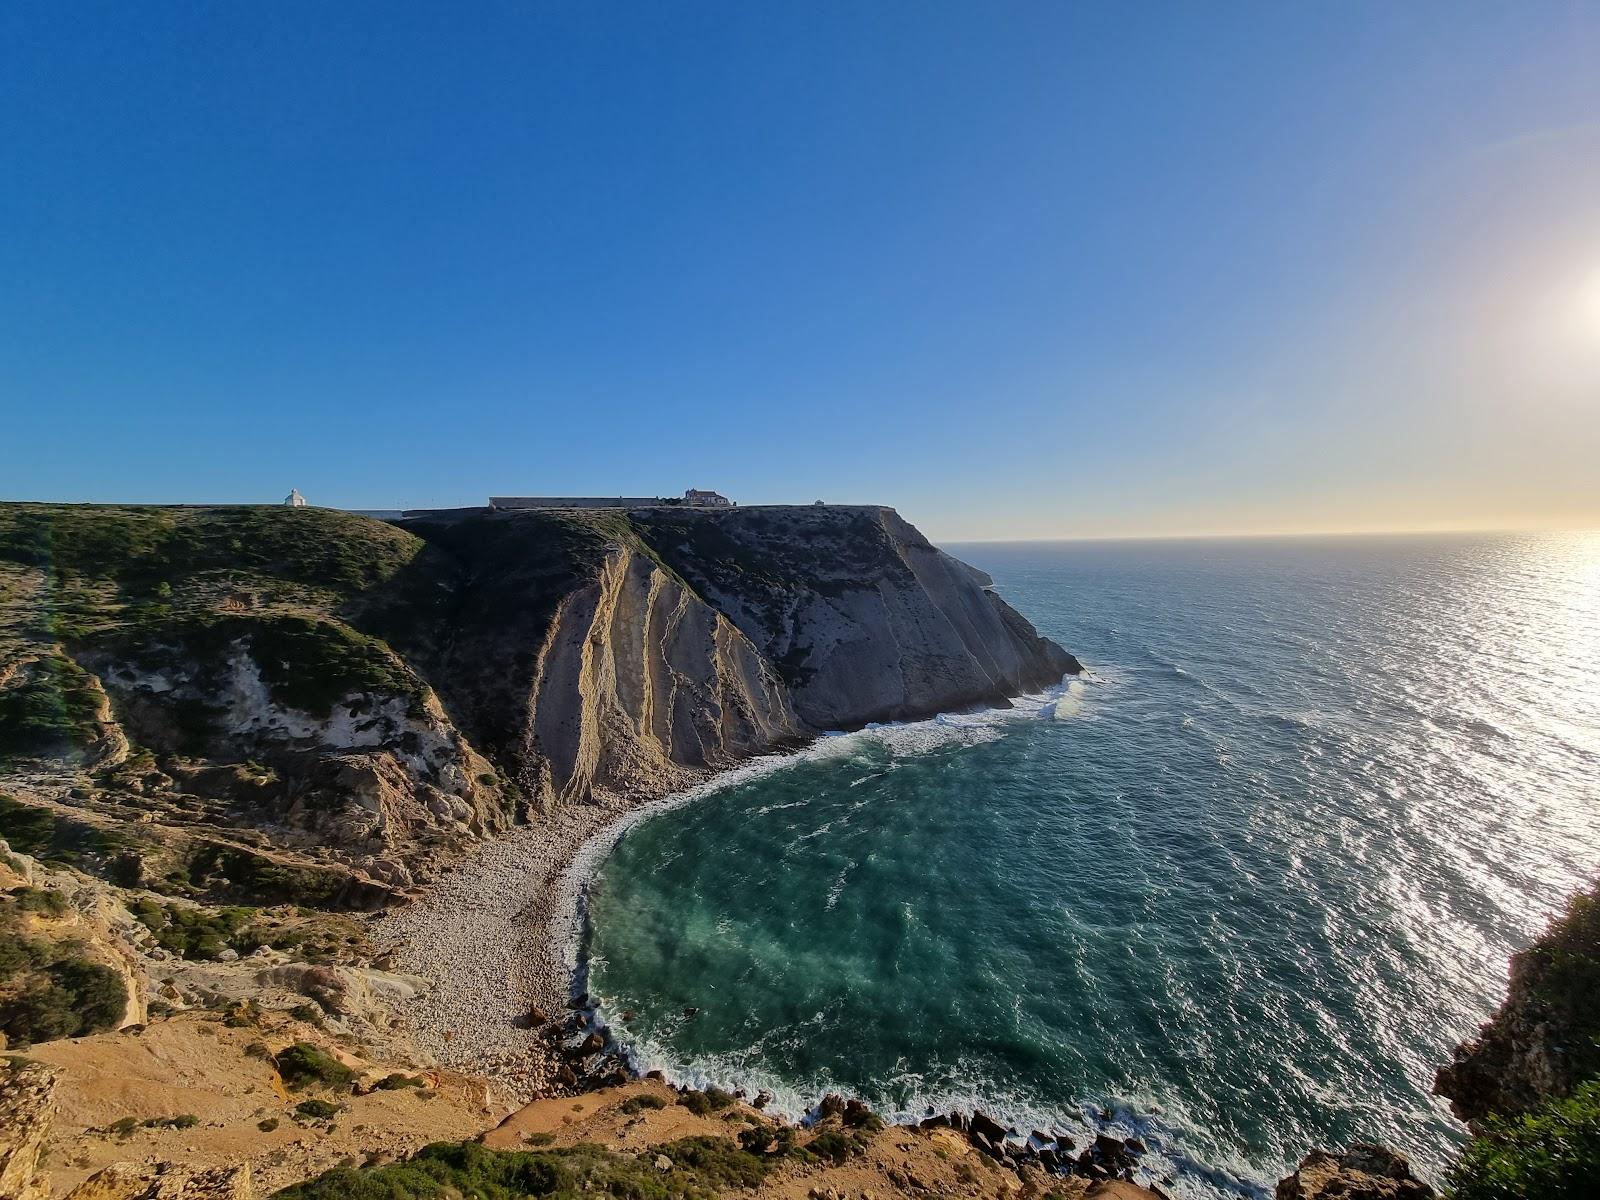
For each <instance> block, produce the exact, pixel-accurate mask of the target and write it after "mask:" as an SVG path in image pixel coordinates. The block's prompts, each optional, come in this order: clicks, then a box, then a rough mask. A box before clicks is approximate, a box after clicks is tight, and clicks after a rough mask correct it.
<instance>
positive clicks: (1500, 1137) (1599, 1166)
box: [1449, 1079, 1600, 1200]
mask: <svg viewBox="0 0 1600 1200" xmlns="http://www.w3.org/2000/svg"><path fill="white" fill-rule="evenodd" d="M1597 1179H1600V1079H1591V1080H1590V1081H1589V1082H1588V1083H1585V1084H1583V1085H1582V1086H1581V1087H1579V1088H1578V1090H1577V1091H1576V1092H1574V1093H1573V1094H1572V1095H1571V1096H1568V1097H1567V1098H1565V1099H1563V1100H1553V1101H1550V1102H1549V1103H1547V1104H1545V1105H1544V1106H1543V1107H1542V1108H1540V1109H1538V1110H1536V1111H1535V1112H1531V1113H1524V1114H1523V1115H1521V1116H1518V1117H1509V1118H1507V1117H1490V1118H1489V1119H1488V1120H1487V1121H1485V1122H1484V1125H1483V1131H1482V1132H1481V1133H1480V1134H1479V1135H1478V1136H1477V1137H1475V1138H1473V1139H1472V1140H1471V1141H1470V1142H1468V1143H1467V1146H1466V1149H1465V1150H1463V1151H1462V1152H1461V1158H1460V1159H1459V1160H1458V1161H1457V1163H1456V1165H1455V1166H1454V1167H1453V1168H1451V1171H1450V1175H1449V1195H1450V1196H1451V1197H1452V1200H1588V1198H1589V1197H1592V1196H1593V1195H1594V1187H1595V1181H1596V1180H1597Z"/></svg>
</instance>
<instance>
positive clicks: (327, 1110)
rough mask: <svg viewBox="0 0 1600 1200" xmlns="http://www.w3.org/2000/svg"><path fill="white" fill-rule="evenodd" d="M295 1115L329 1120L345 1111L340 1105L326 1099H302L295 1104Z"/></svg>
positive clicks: (313, 1119) (307, 1118)
mask: <svg viewBox="0 0 1600 1200" xmlns="http://www.w3.org/2000/svg"><path fill="white" fill-rule="evenodd" d="M294 1111H295V1115H296V1116H299V1117H304V1118H305V1119H306V1120H308V1121H327V1120H330V1119H332V1118H333V1117H336V1116H338V1115H339V1113H340V1112H341V1111H343V1110H342V1109H341V1108H340V1106H339V1105H337V1104H330V1103H329V1102H328V1101H326V1100H315V1099H313V1100H302V1101H300V1103H299V1104H296V1105H295V1106H294Z"/></svg>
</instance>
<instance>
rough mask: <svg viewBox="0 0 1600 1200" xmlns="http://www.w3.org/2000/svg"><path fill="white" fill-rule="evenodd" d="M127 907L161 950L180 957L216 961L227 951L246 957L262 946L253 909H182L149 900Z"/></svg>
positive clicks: (174, 905)
mask: <svg viewBox="0 0 1600 1200" xmlns="http://www.w3.org/2000/svg"><path fill="white" fill-rule="evenodd" d="M128 907H129V910H130V911H131V912H132V913H133V915H134V916H135V917H137V918H138V919H139V921H140V923H141V924H143V925H144V927H145V928H146V929H148V930H150V932H151V933H153V934H155V938H156V942H157V944H158V945H159V946H160V947H161V948H162V949H163V950H165V951H167V952H168V953H169V954H176V955H178V956H179V957H181V958H201V959H216V958H217V957H218V956H219V955H221V953H222V952H223V950H227V949H231V950H233V951H235V952H236V953H238V954H249V953H250V952H251V951H252V950H255V949H256V948H257V947H258V946H261V945H262V944H263V943H264V939H263V938H262V936H261V935H260V933H259V932H258V931H257V929H256V927H255V925H254V924H253V922H254V921H255V918H256V910H255V909H253V908H218V909H205V908H185V907H182V906H180V905H177V904H165V905H163V904H157V903H156V902H155V901H154V900H148V899H140V900H135V901H134V902H133V903H132V904H130V905H129V906H128Z"/></svg>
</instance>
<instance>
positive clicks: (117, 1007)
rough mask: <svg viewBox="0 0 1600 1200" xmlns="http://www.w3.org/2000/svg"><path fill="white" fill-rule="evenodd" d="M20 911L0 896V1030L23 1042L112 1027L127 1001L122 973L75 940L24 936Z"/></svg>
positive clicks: (10, 1039)
mask: <svg viewBox="0 0 1600 1200" xmlns="http://www.w3.org/2000/svg"><path fill="white" fill-rule="evenodd" d="M29 890H30V891H31V889H29ZM24 911H25V910H24V909H23V907H22V904H21V903H19V902H18V901H17V900H16V899H14V898H13V897H12V896H7V897H5V898H4V900H0V1033H4V1034H5V1036H6V1039H7V1041H8V1042H9V1043H10V1044H11V1045H23V1046H25V1045H31V1044H32V1043H34V1042H47V1041H51V1040H53V1039H55V1038H63V1037H74V1036H77V1035H79V1034H84V1033H96V1032H98V1031H100V1030H102V1029H114V1028H115V1027H116V1025H117V1023H118V1022H119V1021H121V1020H122V1014H123V1012H124V1011H125V1010H126V1009H127V1004H128V993H127V989H126V988H125V987H124V985H123V982H122V977H121V976H120V975H118V974H117V973H116V972H115V971H113V970H112V969H111V968H110V967H106V966H102V965H101V964H100V963H97V962H95V961H94V960H93V959H92V958H89V957H88V956H87V955H86V954H85V953H84V948H83V945H82V943H80V942H75V941H62V942H54V943H52V942H48V941H45V940H43V939H40V938H33V937H29V936H28V935H27V934H26V933H25V932H24V930H23V913H24ZM32 911H37V910H32Z"/></svg>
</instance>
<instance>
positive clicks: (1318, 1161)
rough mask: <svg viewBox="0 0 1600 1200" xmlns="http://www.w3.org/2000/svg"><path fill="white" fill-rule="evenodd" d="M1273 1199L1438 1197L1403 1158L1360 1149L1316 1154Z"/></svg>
mask: <svg viewBox="0 0 1600 1200" xmlns="http://www.w3.org/2000/svg"><path fill="white" fill-rule="evenodd" d="M1273 1195H1274V1197H1275V1200H1335V1198H1336V1197H1337V1200H1432V1197H1434V1196H1435V1195H1436V1193H1435V1192H1434V1190H1433V1189H1432V1188H1431V1187H1429V1186H1428V1185H1427V1184H1425V1183H1423V1182H1422V1181H1421V1180H1420V1179H1418V1178H1417V1177H1416V1176H1414V1175H1413V1174H1412V1173H1411V1164H1410V1163H1408V1162H1407V1161H1406V1160H1405V1158H1404V1157H1402V1156H1401V1155H1399V1154H1396V1153H1395V1152H1394V1151H1393V1150H1390V1149H1387V1148H1386V1147H1383V1146H1367V1145H1360V1146H1352V1147H1350V1149H1348V1150H1346V1151H1345V1152H1344V1153H1343V1154H1330V1153H1329V1152H1328V1151H1326V1150H1313V1151H1312V1152H1311V1153H1310V1154H1308V1155H1306V1157H1305V1158H1303V1159H1302V1160H1301V1161H1300V1165H1299V1166H1298V1167H1297V1168H1295V1172H1294V1174H1293V1175H1290V1176H1289V1177H1288V1178H1287V1179H1284V1180H1281V1181H1280V1182H1279V1184H1278V1188H1277V1191H1276V1192H1274V1193H1273Z"/></svg>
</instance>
